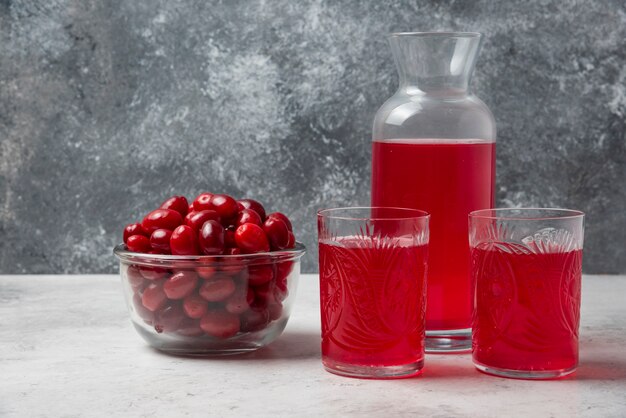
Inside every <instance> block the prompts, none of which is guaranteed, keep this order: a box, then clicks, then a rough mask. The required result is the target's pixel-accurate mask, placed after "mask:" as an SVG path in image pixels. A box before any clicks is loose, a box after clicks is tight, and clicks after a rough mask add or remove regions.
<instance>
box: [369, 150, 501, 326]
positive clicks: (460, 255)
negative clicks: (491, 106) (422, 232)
mask: <svg viewBox="0 0 626 418" xmlns="http://www.w3.org/2000/svg"><path fill="white" fill-rule="evenodd" d="M372 151H373V161H372V166H373V169H372V206H397V207H407V208H414V209H421V210H425V211H427V212H429V213H430V214H431V218H430V243H429V256H428V257H429V267H428V303H427V311H426V329H427V330H458V329H467V328H470V326H471V318H472V297H471V290H472V289H471V285H470V271H469V244H468V214H469V213H470V212H471V211H474V210H478V209H488V208H492V207H493V203H494V184H495V154H496V153H495V151H496V145H495V142H487V141H483V140H464V141H463V142H454V141H453V140H444V139H393V140H385V141H374V143H373V150H372Z"/></svg>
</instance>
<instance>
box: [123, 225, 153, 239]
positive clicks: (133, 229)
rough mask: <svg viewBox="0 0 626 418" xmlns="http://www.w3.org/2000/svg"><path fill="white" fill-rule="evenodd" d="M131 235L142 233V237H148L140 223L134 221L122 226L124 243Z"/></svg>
mask: <svg viewBox="0 0 626 418" xmlns="http://www.w3.org/2000/svg"><path fill="white" fill-rule="evenodd" d="M133 235H143V236H144V237H149V236H150V235H149V234H148V233H147V232H146V231H144V230H143V228H142V227H141V224H140V223H134V224H129V225H126V227H125V228H124V244H126V243H127V241H128V238H129V237H131V236H133Z"/></svg>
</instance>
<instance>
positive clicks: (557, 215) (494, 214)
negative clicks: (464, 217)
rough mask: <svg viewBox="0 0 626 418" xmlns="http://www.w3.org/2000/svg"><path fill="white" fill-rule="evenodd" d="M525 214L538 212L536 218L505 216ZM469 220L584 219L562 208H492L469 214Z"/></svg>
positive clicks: (576, 212)
mask: <svg viewBox="0 0 626 418" xmlns="http://www.w3.org/2000/svg"><path fill="white" fill-rule="evenodd" d="M515 211H517V212H522V213H524V212H526V213H528V214H529V215H530V214H531V213H532V212H538V213H537V214H536V216H522V215H519V214H517V215H510V216H507V215H506V213H507V212H511V213H513V212H515ZM540 212H552V215H547V216H541V215H540ZM468 216H469V218H470V219H493V220H496V219H497V220H507V221H549V220H557V219H578V218H584V217H585V213H584V212H582V211H579V210H576V209H564V208H534V207H531V208H494V209H479V210H475V211H473V212H470V213H469V215H468Z"/></svg>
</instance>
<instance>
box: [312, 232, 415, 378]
mask: <svg viewBox="0 0 626 418" xmlns="http://www.w3.org/2000/svg"><path fill="white" fill-rule="evenodd" d="M319 257H320V303H321V314H322V357H323V360H324V361H325V362H328V361H330V362H332V363H334V364H349V365H357V366H373V367H386V366H399V365H408V364H412V363H416V362H420V361H422V360H423V358H424V343H423V342H424V334H425V328H424V325H425V324H424V310H425V301H426V300H425V299H426V295H425V292H426V289H425V286H426V261H427V246H426V245H411V241H410V240H409V239H406V238H397V239H394V238H389V239H387V238H384V239H363V238H359V239H357V238H350V237H348V238H340V239H338V240H337V241H336V242H331V243H325V242H320V244H319Z"/></svg>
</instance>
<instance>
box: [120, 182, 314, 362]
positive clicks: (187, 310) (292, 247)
mask: <svg viewBox="0 0 626 418" xmlns="http://www.w3.org/2000/svg"><path fill="white" fill-rule="evenodd" d="M304 252H305V247H304V245H302V244H301V243H299V242H296V240H295V237H294V234H293V230H292V226H291V222H290V221H289V219H288V218H287V216H285V215H284V214H282V213H280V212H274V213H270V214H266V212H265V208H264V207H263V205H261V204H260V203H259V202H257V201H255V200H252V199H241V200H235V199H234V198H232V197H231V196H228V195H223V194H212V193H202V194H200V195H199V196H197V197H196V198H195V199H194V200H193V202H192V203H191V204H189V203H188V201H187V199H186V198H185V197H184V196H173V197H171V198H169V199H167V200H166V201H165V202H163V204H162V205H161V206H160V207H159V208H158V209H156V210H154V211H152V212H150V213H149V214H148V215H146V216H145V217H144V218H143V220H142V221H141V222H139V223H133V224H129V225H127V226H126V228H125V229H124V243H122V244H119V245H118V246H116V247H115V249H114V253H115V255H116V256H117V257H118V258H119V260H120V275H121V277H122V285H123V291H124V295H125V297H126V302H127V305H128V309H129V312H130V317H131V321H132V323H133V325H134V326H135V328H136V330H137V332H138V333H139V334H140V335H141V336H142V337H143V338H144V339H145V340H146V341H147V342H148V344H150V345H151V346H152V347H154V348H156V349H158V350H161V351H164V352H168V353H172V354H180V355H224V354H238V353H244V352H248V351H252V350H256V349H258V348H260V347H263V346H265V345H267V344H269V343H271V342H272V341H274V340H275V339H276V338H278V336H279V335H280V334H281V332H282V331H283V329H284V328H285V326H286V325H287V321H288V319H289V314H290V312H291V308H292V305H293V300H294V298H295V292H296V287H297V284H298V278H299V276H300V258H301V257H302V255H303V254H304Z"/></svg>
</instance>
